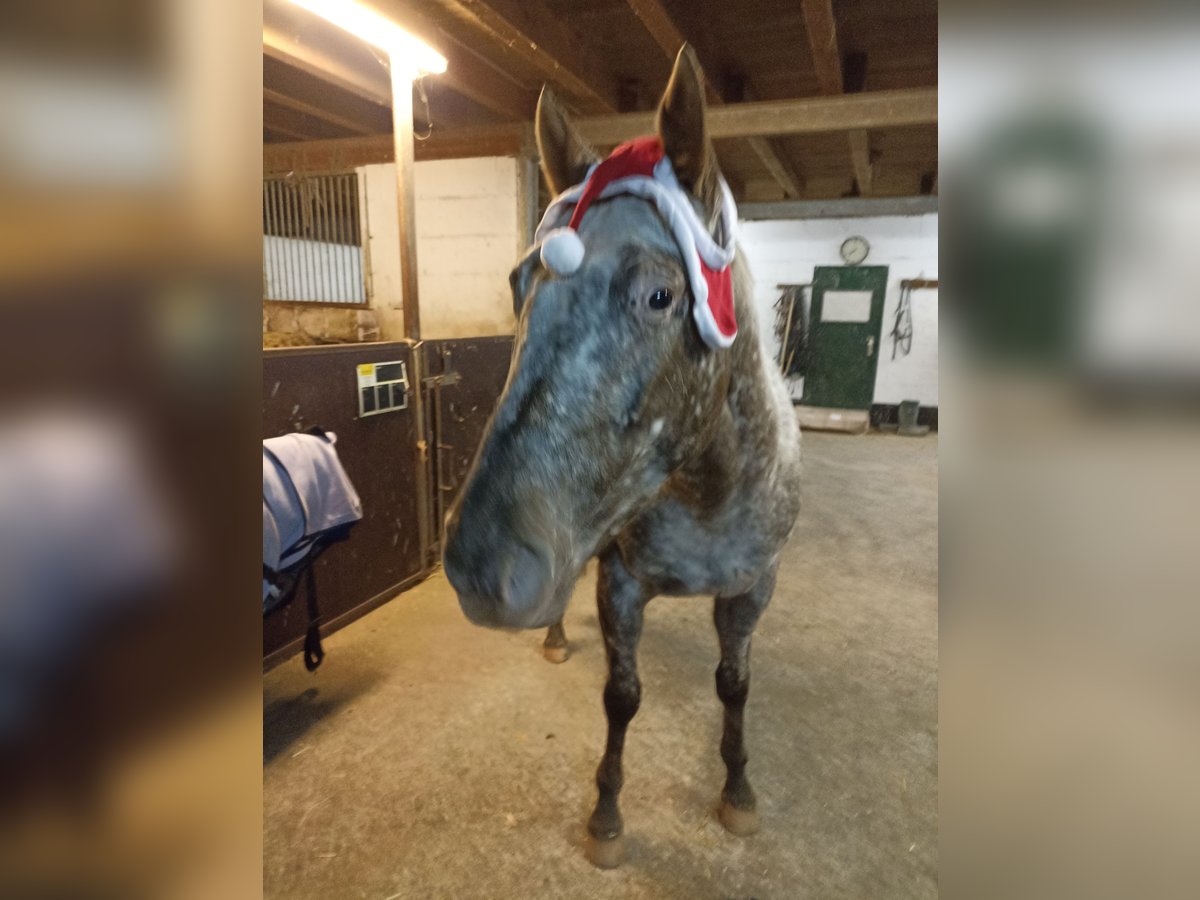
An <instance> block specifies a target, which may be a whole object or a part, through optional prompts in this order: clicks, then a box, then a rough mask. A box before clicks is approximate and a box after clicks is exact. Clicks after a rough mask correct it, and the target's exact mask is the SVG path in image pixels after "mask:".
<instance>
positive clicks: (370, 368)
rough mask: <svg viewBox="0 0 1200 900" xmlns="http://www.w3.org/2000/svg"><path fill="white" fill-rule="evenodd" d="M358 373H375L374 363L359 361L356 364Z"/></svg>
mask: <svg viewBox="0 0 1200 900" xmlns="http://www.w3.org/2000/svg"><path fill="white" fill-rule="evenodd" d="M358 374H359V375H374V374H375V363H359V364H358Z"/></svg>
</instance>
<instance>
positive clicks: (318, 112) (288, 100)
mask: <svg viewBox="0 0 1200 900" xmlns="http://www.w3.org/2000/svg"><path fill="white" fill-rule="evenodd" d="M263 99H264V100H268V101H270V102H271V103H274V104H276V105H277V106H283V107H286V108H288V109H292V110H295V111H296V112H299V113H304V114H306V115H309V116H312V117H313V118H316V119H320V120H321V121H323V122H328V123H330V124H331V125H337V126H339V127H341V128H345V129H346V130H347V131H353V132H355V133H356V134H380V133H386V132H388V131H390V130H391V119H390V117H386V116H381V117H380V118H379V120H378V121H376V122H366V121H364V120H363V119H360V118H351V117H350V116H344V115H341V114H340V113H336V112H330V111H329V110H328V109H325V108H324V107H320V106H317V105H315V104H313V103H309V102H308V101H306V100H298V99H296V98H295V97H292V96H290V95H288V94H283V93H280V92H279V91H276V90H272V89H271V88H268V87H264V88H263Z"/></svg>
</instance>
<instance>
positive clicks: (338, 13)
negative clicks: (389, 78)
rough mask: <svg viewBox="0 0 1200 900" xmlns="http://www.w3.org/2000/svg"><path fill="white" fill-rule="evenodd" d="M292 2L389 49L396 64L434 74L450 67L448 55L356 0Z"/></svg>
mask: <svg viewBox="0 0 1200 900" xmlns="http://www.w3.org/2000/svg"><path fill="white" fill-rule="evenodd" d="M292 3H294V4H296V6H299V7H301V8H302V9H307V10H308V11H309V12H311V13H315V14H316V15H318V16H320V17H321V18H322V19H325V20H326V21H328V22H332V23H333V24H334V25H336V26H337V27H338V28H341V29H343V30H344V31H348V32H350V33H351V34H352V35H354V36H355V37H357V38H361V39H362V40H364V41H366V42H367V43H368V44H374V45H375V46H376V47H379V48H380V49H381V50H386V51H387V53H388V56H390V57H391V58H392V64H393V65H397V64H402V65H406V66H408V67H409V68H411V69H412V70H413V71H414V72H416V71H421V72H430V73H432V74H434V75H436V74H438V73H441V72H445V71H446V57H444V56H442V54H440V53H438V52H437V51H436V50H434V49H433V48H432V47H430V46H429V45H428V44H426V43H425V42H424V41H422V40H420V39H419V38H415V37H413V36H412V35H411V34H409V33H408V32H407V31H405V30H404V29H403V28H401V27H400V26H399V25H397V24H396V23H395V22H393V21H391V20H390V19H388V18H386V17H384V16H381V15H380V14H379V13H377V12H375V10H373V9H368V8H367V7H365V6H363V5H361V4H359V3H355V2H354V0H292Z"/></svg>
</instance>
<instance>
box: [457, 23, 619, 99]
mask: <svg viewBox="0 0 1200 900" xmlns="http://www.w3.org/2000/svg"><path fill="white" fill-rule="evenodd" d="M445 5H446V6H448V7H449V8H450V9H451V10H452V11H453V12H454V14H455V15H456V16H458V18H460V19H461V20H463V21H465V22H467V23H469V24H470V25H472V26H474V27H475V28H477V29H479V30H480V31H482V32H483V33H484V34H486V35H488V36H489V37H491V38H492V39H493V41H495V42H496V43H497V44H499V45H500V46H501V47H503V48H505V50H506V51H507V52H511V53H513V54H514V55H516V56H517V57H518V58H520V59H521V60H522V61H523V62H525V63H526V64H528V65H530V66H532V67H533V68H535V69H537V70H538V71H539V72H541V73H542V75H543V76H545V78H546V79H547V80H548V81H551V82H553V83H554V84H556V85H558V86H560V87H562V88H563V90H565V91H566V92H567V93H569V94H572V95H574V96H576V97H578V98H580V99H581V100H583V101H584V102H585V103H586V104H587V105H588V106H589V107H590V108H592V109H594V110H600V111H605V112H611V111H614V110H616V109H617V108H618V85H617V78H616V76H615V75H614V74H613V73H612V72H611V71H610V70H609V69H608V66H607V65H606V64H605V62H604V60H603V59H602V58H601V57H600V56H599V54H597V53H596V52H595V51H593V50H592V49H591V48H590V47H588V46H587V45H586V44H585V43H583V42H582V41H581V40H580V38H579V35H578V34H576V33H575V31H574V30H573V29H572V28H571V27H570V26H569V25H568V24H567V23H566V22H565V21H564V17H563V16H562V15H560V14H558V13H557V12H555V11H554V10H552V9H551V8H550V7H549V6H547V5H546V3H545V2H544V0H445Z"/></svg>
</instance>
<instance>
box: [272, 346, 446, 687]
mask: <svg viewBox="0 0 1200 900" xmlns="http://www.w3.org/2000/svg"><path fill="white" fill-rule="evenodd" d="M389 364H393V365H394V364H400V365H399V366H395V367H394V368H392V369H390V370H388V369H384V368H381V367H382V366H385V365H389ZM372 366H373V367H374V370H370V367H372ZM376 372H378V373H379V378H378V379H377V380H378V381H380V382H381V383H386V382H387V380H388V379H390V378H391V377H392V376H393V375H395V374H397V373H402V374H403V375H404V376H405V378H406V380H407V386H406V387H404V386H400V385H395V384H392V385H388V386H387V387H378V386H373V385H370V384H365V383H366V382H370V381H371V380H372V378H373V377H374V375H375V373H376ZM416 378H417V376H416V373H414V372H413V352H412V348H411V346H410V345H408V344H407V343H403V342H386V343H370V344H343V345H337V346H318V347H298V348H283V349H278V350H265V351H263V393H262V428H263V437H264V438H269V437H275V436H278V435H282V434H287V433H289V432H293V431H304V430H305V429H308V428H311V427H312V426H314V425H317V426H320V427H321V428H324V429H325V430H326V431H332V432H334V433H336V434H337V450H338V456H339V457H340V458H341V461H342V465H343V466H345V469H346V472H347V474H349V476H350V480H351V481H352V482H353V483H354V487H355V488H356V489H357V491H358V494H359V497H360V498H361V500H362V505H363V519H362V521H360V522H359V523H357V524H356V525H355V526H354V528H353V529H352V531H351V533H350V537H349V539H348V540H346V541H344V542H342V543H339V544H335V545H333V546H332V547H330V548H329V549H328V550H326V551H325V553H323V554H322V555H321V556H320V558H318V559H317V561H316V563H315V569H314V575H315V578H316V584H317V593H318V596H319V598H320V606H321V616H322V619H323V620H324V625H323V626H322V629H321V631H322V634H329V633H331V632H333V631H336V630H337V629H339V628H341V627H342V626H344V625H346V624H348V623H350V622H352V621H354V620H355V619H357V618H358V617H360V616H362V615H364V614H365V613H367V612H369V611H370V610H372V609H374V608H376V607H377V606H380V605H381V604H383V603H385V602H387V601H388V600H390V599H391V598H392V597H394V596H395V595H396V594H398V593H399V592H400V591H402V590H404V589H405V588H407V587H410V586H412V585H413V584H416V583H417V582H418V581H420V580H421V579H422V578H424V577H425V576H427V575H428V574H429V572H430V571H432V568H433V564H432V561H433V560H434V559H436V557H435V556H433V554H432V549H431V548H422V546H421V540H420V534H421V528H420V524H419V515H420V513H419V510H420V508H421V504H420V503H419V502H418V496H419V492H420V490H421V486H422V485H423V484H425V485H428V484H429V483H430V480H429V478H428V477H426V478H424V479H422V478H421V477H420V473H419V472H418V465H419V462H418V460H419V459H420V454H419V452H418V447H419V446H420V444H419V442H420V440H421V429H420V428H419V426H418V422H417V412H416V410H417V409H418V408H419V404H417V403H415V402H414V392H415V391H416V390H417V382H416ZM364 393H366V394H367V395H370V397H369V400H364ZM405 393H406V394H407V396H406V397H404V405H403V407H402V408H399V409H384V407H385V406H387V405H389V402H390V403H395V404H396V405H399V403H400V401H401V395H402V394H405ZM426 506H427V504H426ZM303 590H304V588H303V587H302V588H301V593H302V592H303ZM306 627H307V618H306V609H305V603H304V599H303V596H298V597H297V598H296V600H295V601H293V602H292V603H291V604H290V605H289V606H287V607H285V608H283V609H281V610H278V611H276V612H273V613H271V614H270V615H268V616H267V617H266V618H265V619H264V621H263V656H264V667H265V668H269V667H270V666H272V665H275V664H276V663H278V662H281V661H282V660H284V659H286V658H287V657H289V656H291V655H292V654H294V653H296V652H298V651H299V650H300V648H301V646H302V645H303V641H304V632H305V629H306Z"/></svg>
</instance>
